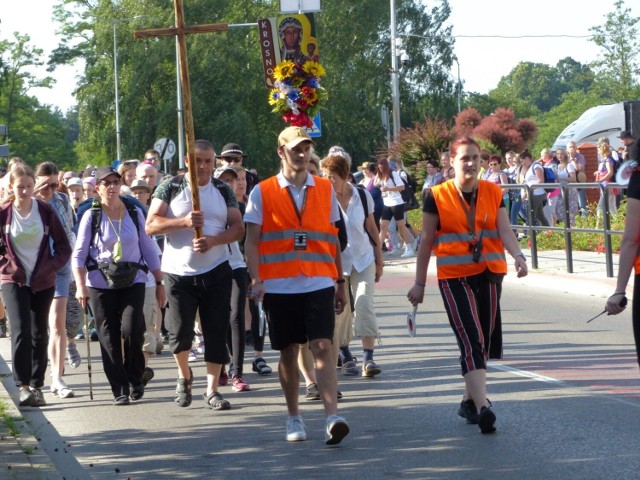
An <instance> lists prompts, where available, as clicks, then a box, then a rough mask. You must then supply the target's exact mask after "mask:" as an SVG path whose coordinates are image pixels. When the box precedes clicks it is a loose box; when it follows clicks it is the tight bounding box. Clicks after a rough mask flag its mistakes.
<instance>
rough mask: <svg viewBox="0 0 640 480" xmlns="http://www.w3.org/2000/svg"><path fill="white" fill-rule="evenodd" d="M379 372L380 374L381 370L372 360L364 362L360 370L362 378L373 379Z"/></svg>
mask: <svg viewBox="0 0 640 480" xmlns="http://www.w3.org/2000/svg"><path fill="white" fill-rule="evenodd" d="M380 372H382V369H381V368H380V367H379V366H378V365H377V364H376V362H374V361H373V360H368V361H366V362H364V367H363V368H362V376H363V377H369V378H373V377H375V376H376V375H378V374H379V373H380Z"/></svg>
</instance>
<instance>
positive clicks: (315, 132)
mask: <svg viewBox="0 0 640 480" xmlns="http://www.w3.org/2000/svg"><path fill="white" fill-rule="evenodd" d="M312 121H313V127H309V128H307V133H308V134H309V136H310V137H313V138H318V137H321V136H322V121H321V120H320V112H318V114H317V115H316V116H315V117H313V120H312Z"/></svg>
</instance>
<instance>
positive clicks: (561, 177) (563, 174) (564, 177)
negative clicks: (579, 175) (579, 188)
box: [556, 163, 576, 183]
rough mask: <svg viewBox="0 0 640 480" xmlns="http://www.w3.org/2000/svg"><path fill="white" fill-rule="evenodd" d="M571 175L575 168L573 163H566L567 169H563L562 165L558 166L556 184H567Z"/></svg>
mask: <svg viewBox="0 0 640 480" xmlns="http://www.w3.org/2000/svg"><path fill="white" fill-rule="evenodd" d="M572 173H576V167H575V165H574V164H573V163H567V167H566V168H563V167H562V164H560V165H558V170H557V172H556V177H557V180H558V183H568V182H569V177H570V175H571V174H572Z"/></svg>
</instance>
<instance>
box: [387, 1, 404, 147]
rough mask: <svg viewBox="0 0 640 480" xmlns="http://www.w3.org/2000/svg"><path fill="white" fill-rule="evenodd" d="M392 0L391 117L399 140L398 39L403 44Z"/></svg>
mask: <svg viewBox="0 0 640 480" xmlns="http://www.w3.org/2000/svg"><path fill="white" fill-rule="evenodd" d="M390 1H391V98H392V109H391V117H392V120H393V140H394V141H397V140H398V134H399V133H400V84H399V80H398V52H397V50H396V48H397V47H398V44H397V42H398V40H399V41H400V45H402V39H401V38H397V37H396V2H395V0H390Z"/></svg>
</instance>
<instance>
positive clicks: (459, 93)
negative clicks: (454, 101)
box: [453, 55, 462, 113]
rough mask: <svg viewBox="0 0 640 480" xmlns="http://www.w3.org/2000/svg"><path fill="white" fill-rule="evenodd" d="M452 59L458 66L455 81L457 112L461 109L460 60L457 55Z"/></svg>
mask: <svg viewBox="0 0 640 480" xmlns="http://www.w3.org/2000/svg"><path fill="white" fill-rule="evenodd" d="M453 61H454V62H456V65H457V66H458V83H456V92H458V113H460V111H461V110H462V82H460V62H458V57H456V56H455V55H454V56H453Z"/></svg>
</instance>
